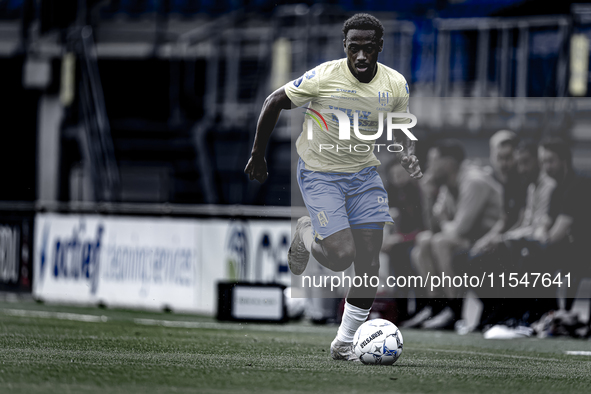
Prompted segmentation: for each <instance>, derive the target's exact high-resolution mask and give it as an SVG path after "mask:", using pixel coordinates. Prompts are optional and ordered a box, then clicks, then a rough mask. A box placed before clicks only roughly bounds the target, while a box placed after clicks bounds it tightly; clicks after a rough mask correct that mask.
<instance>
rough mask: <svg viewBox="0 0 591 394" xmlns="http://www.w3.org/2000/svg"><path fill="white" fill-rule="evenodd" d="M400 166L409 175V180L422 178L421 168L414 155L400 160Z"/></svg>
mask: <svg viewBox="0 0 591 394" xmlns="http://www.w3.org/2000/svg"><path fill="white" fill-rule="evenodd" d="M400 164H401V165H402V167H403V168H404V169H405V170H406V172H408V173H409V174H410V177H411V178H413V179H421V178H422V177H423V173H422V172H421V167H420V166H419V159H417V157H416V156H415V155H410V156H404V157H403V158H402V160H400Z"/></svg>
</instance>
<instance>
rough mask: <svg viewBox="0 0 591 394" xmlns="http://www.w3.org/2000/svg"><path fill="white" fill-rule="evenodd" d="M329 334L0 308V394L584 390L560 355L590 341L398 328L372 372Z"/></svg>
mask: <svg viewBox="0 0 591 394" xmlns="http://www.w3.org/2000/svg"><path fill="white" fill-rule="evenodd" d="M80 320H88V321H80ZM335 332H336V327H324V326H322V327H318V326H311V325H308V324H304V323H294V324H287V325H283V326H274V325H261V324H238V323H217V322H215V321H214V320H213V319H211V318H204V317H195V316H189V315H181V314H171V313H150V312H133V311H123V310H110V309H96V308H77V307H64V306H51V305H43V304H37V303H34V302H25V301H19V302H15V303H13V302H0V392H1V393H125V394H131V393H142V394H145V393H257V394H263V393H390V392H396V393H442V392H453V393H494V392H498V393H536V394H541V393H583V392H591V357H589V356H572V355H567V354H565V351H567V350H587V351H591V341H586V340H569V339H543V340H542V339H534V338H530V339H520V340H511V341H502V340H485V339H483V338H482V335H481V334H476V333H474V334H469V335H466V336H459V335H456V334H454V333H449V332H427V331H419V330H403V331H402V334H403V335H404V352H403V354H402V357H401V358H400V359H399V360H398V362H397V363H396V364H394V365H393V366H367V365H361V364H358V363H348V362H342V361H340V362H337V361H333V360H331V359H330V355H329V352H328V346H329V344H330V342H331V340H332V339H333V337H334V335H335Z"/></svg>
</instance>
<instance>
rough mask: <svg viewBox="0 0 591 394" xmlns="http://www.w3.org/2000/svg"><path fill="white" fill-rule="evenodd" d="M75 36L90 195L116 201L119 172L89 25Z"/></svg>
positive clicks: (99, 198)
mask: <svg viewBox="0 0 591 394" xmlns="http://www.w3.org/2000/svg"><path fill="white" fill-rule="evenodd" d="M76 36H77V37H76V38H77V39H78V40H79V41H78V44H79V45H76V47H77V49H78V59H79V61H80V64H81V70H80V75H81V83H80V85H79V92H80V105H81V109H82V117H83V122H84V127H83V129H84V138H83V140H84V141H83V144H84V145H85V146H84V150H85V151H86V152H87V154H88V155H89V160H90V162H91V166H90V167H91V177H92V181H93V185H94V195H95V199H96V200H97V201H116V200H117V199H118V198H119V183H120V182H119V171H118V168H117V161H116V159H115V152H114V148H113V139H112V136H111V129H110V126H109V119H108V117H107V112H106V109H105V100H104V97H103V91H102V85H101V81H100V76H99V71H98V66H97V63H96V47H95V44H94V39H93V35H92V28H91V27H90V26H84V27H83V28H82V29H77V30H76Z"/></svg>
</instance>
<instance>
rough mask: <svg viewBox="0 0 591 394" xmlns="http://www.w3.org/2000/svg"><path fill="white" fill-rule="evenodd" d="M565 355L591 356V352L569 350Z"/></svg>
mask: <svg viewBox="0 0 591 394" xmlns="http://www.w3.org/2000/svg"><path fill="white" fill-rule="evenodd" d="M565 353H566V354H568V355H569V356H591V352H589V351H586V350H567V351H566V352H565Z"/></svg>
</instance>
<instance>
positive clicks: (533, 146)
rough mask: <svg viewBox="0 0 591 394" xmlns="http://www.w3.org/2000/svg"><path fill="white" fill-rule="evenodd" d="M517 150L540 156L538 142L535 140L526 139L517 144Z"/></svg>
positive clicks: (532, 155)
mask: <svg viewBox="0 0 591 394" xmlns="http://www.w3.org/2000/svg"><path fill="white" fill-rule="evenodd" d="M517 151H518V152H527V153H529V154H530V155H531V157H533V158H534V159H536V158H537V157H538V144H537V143H536V142H535V141H534V140H531V139H526V140H523V141H520V142H519V144H517Z"/></svg>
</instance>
